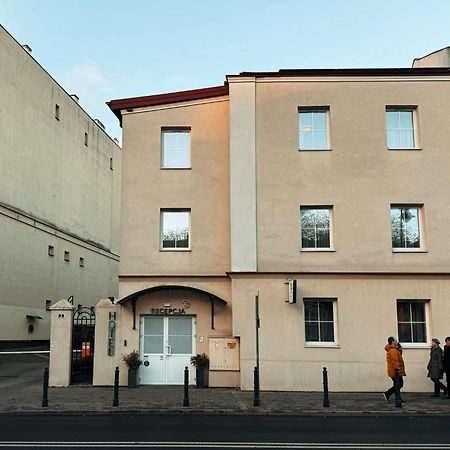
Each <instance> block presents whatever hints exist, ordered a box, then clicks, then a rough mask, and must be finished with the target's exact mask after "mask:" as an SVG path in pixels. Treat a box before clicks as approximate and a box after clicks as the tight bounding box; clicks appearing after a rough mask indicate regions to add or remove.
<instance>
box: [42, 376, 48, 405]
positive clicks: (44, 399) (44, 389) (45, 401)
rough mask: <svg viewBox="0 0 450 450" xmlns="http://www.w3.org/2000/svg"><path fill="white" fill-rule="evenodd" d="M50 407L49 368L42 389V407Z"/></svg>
mask: <svg viewBox="0 0 450 450" xmlns="http://www.w3.org/2000/svg"><path fill="white" fill-rule="evenodd" d="M47 406H48V367H46V368H45V369H44V384H43V387H42V407H43V408H46V407H47Z"/></svg>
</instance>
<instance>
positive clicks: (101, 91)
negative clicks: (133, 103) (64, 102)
mask: <svg viewBox="0 0 450 450" xmlns="http://www.w3.org/2000/svg"><path fill="white" fill-rule="evenodd" d="M56 79H57V80H58V82H59V83H60V84H61V86H62V87H63V88H64V89H65V90H66V91H67V92H68V93H69V94H76V95H77V96H78V98H79V99H80V105H81V106H82V108H83V109H84V110H85V111H86V112H87V113H88V114H89V115H90V116H91V117H92V118H98V119H100V121H101V122H102V123H103V124H104V125H105V126H106V132H107V133H108V134H109V135H110V136H112V137H118V138H120V135H121V131H120V127H119V124H118V121H117V118H116V117H115V116H114V115H113V113H112V112H111V111H110V110H109V108H108V107H107V106H106V104H105V102H106V101H108V100H111V99H112V98H115V97H116V95H115V92H116V89H117V88H116V86H117V84H116V83H115V81H114V79H113V77H112V76H110V74H108V73H106V72H105V71H103V70H102V69H101V67H99V66H98V65H96V64H94V63H90V62H80V63H77V64H75V65H73V66H72V67H69V68H68V69H65V70H63V71H62V72H61V73H60V74H58V75H57V77H56Z"/></svg>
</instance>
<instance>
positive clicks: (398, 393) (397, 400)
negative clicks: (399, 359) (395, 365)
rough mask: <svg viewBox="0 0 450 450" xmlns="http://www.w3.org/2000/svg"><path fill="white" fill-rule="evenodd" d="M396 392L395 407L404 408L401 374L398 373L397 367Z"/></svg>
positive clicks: (395, 377)
mask: <svg viewBox="0 0 450 450" xmlns="http://www.w3.org/2000/svg"><path fill="white" fill-rule="evenodd" d="M394 393H395V407H396V408H402V407H403V405H402V399H401V397H400V374H399V373H398V370H397V369H395V376H394Z"/></svg>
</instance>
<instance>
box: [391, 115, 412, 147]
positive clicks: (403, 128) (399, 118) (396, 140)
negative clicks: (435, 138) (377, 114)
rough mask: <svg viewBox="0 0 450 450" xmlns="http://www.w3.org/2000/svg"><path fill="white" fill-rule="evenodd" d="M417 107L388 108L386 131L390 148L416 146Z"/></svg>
mask: <svg viewBox="0 0 450 450" xmlns="http://www.w3.org/2000/svg"><path fill="white" fill-rule="evenodd" d="M414 114H415V108H386V133H387V146H388V148H389V149H412V148H416V139H415V133H414Z"/></svg>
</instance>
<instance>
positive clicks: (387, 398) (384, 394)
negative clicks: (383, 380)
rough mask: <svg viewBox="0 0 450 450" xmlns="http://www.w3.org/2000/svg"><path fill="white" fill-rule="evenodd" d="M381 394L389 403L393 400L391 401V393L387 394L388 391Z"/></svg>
mask: <svg viewBox="0 0 450 450" xmlns="http://www.w3.org/2000/svg"><path fill="white" fill-rule="evenodd" d="M381 395H382V396H383V398H384V399H385V400H386V401H387V402H388V403H391V402H390V401H389V395H387V394H386V392H383V393H382V394H381Z"/></svg>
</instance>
